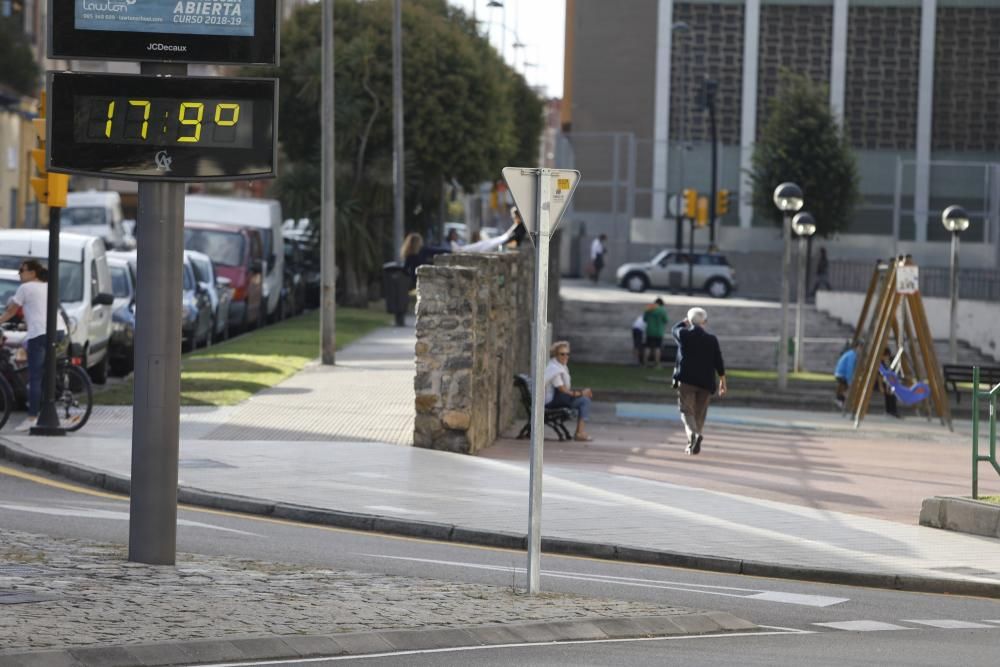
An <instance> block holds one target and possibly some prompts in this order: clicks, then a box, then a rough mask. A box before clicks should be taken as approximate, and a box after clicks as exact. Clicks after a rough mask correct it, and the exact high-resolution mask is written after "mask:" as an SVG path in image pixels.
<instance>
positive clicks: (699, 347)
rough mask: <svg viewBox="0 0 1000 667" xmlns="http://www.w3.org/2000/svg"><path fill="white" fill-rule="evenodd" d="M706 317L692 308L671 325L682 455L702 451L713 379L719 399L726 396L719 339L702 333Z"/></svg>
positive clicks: (702, 312) (724, 374)
mask: <svg viewBox="0 0 1000 667" xmlns="http://www.w3.org/2000/svg"><path fill="white" fill-rule="evenodd" d="M707 322H708V314H707V313H706V312H705V311H704V309H702V308H692V309H691V310H689V311H688V313H687V319H686V320H684V321H683V322H678V323H677V324H675V325H674V328H673V331H672V333H673V335H674V340H676V341H677V368H676V369H675V370H674V379H675V380H677V382H678V383H679V386H678V395H677V403H678V405H679V406H680V410H681V421H682V422H684V431H685V432H686V433H687V442H688V445H687V448H686V449H685V450H684V453H685V454H697V453H698V452H700V451H701V440H702V433H701V432H702V429H703V428H704V427H705V415H707V414H708V401H709V399H710V398H711V396H712V394H714V393H715V390H716V384H715V378H716V376H718V378H719V385H718V389H719V396H725V395H726V367H725V366H724V365H723V363H722V350H720V349H719V339H718V338H716V337H715V336H713V335H712V334H710V333H708V332H707V331H705V324H706V323H707Z"/></svg>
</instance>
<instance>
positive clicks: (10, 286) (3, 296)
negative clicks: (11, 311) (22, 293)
mask: <svg viewBox="0 0 1000 667" xmlns="http://www.w3.org/2000/svg"><path fill="white" fill-rule="evenodd" d="M20 284H21V281H20V280H7V279H6V278H0V308H4V307H6V306H7V303H8V302H10V298H11V297H12V296H14V292H16V291H17V288H18V286H19V285H20Z"/></svg>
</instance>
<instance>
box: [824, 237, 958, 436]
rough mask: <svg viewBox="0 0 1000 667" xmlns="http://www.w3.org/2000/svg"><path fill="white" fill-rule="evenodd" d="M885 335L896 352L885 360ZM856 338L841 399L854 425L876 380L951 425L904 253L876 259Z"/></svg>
mask: <svg viewBox="0 0 1000 667" xmlns="http://www.w3.org/2000/svg"><path fill="white" fill-rule="evenodd" d="M890 336H891V338H892V339H893V340H894V341H895V344H896V354H895V356H893V357H892V358H891V359H886V358H885V350H886V349H887V345H888V343H889V341H890ZM859 342H860V343H861V350H860V352H859V353H858V363H857V365H856V367H855V371H854V377H853V378H852V379H851V386H850V389H849V391H848V394H847V400H846V401H845V403H844V412H845V414H848V413H849V414H850V415H851V416H852V418H853V419H854V428H858V427H859V426H861V422H862V420H864V418H865V415H867V414H868V409H869V406H870V404H871V399H872V394H873V392H874V389H875V387H876V385H884V387H885V391H889V392H892V394H894V395H895V397H896V400H897V401H898V402H900V403H902V404H904V405H911V406H915V407H916V410H917V413H918V414H921V413H922V414H925V415H926V417H927V420H928V421H930V420H931V417H932V416H937V417H938V418H939V419H940V420H941V425H942V426H947V427H948V429H949V430H953V428H952V422H951V408H950V407H949V405H948V400H947V395H946V393H945V390H944V377H943V376H942V374H941V366H940V364H938V360H937V355H936V353H935V351H934V339H933V338H932V337H931V332H930V326H929V325H928V323H927V313H926V311H925V310H924V302H923V299H922V298H921V296H920V289H919V269H918V267H917V264H916V262H914V261H913V258H912V257H910V256H909V255H906V256H900V257H897V258H895V259H892V260H889V261H888V262H883V261H882V260H879V261H878V262H876V265H875V270H874V272H873V273H872V278H871V281H870V282H869V283H868V291H867V293H866V294H865V302H864V306H863V307H862V308H861V315H860V317H858V323H857V326H856V327H855V328H854V335H853V337H852V338H851V346H852V347H855V346H857V345H858V344H859Z"/></svg>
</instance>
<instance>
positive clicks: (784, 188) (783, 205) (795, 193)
mask: <svg viewBox="0 0 1000 667" xmlns="http://www.w3.org/2000/svg"><path fill="white" fill-rule="evenodd" d="M773 199H774V205H775V206H777V207H778V210H779V211H781V213H782V221H781V241H782V245H783V246H784V251H783V256H782V260H781V332H780V333H779V339H778V389H787V388H788V350H787V348H786V346H787V344H788V273H789V271H790V270H791V266H790V265H791V263H792V246H791V239H790V238H789V234H790V233H791V226H792V224H791V216H792V214H793V213H795V212H796V211H798V210H799V209H800V208H802V203H803V202H802V188H800V187H799V186H797V185H796V184H795V183H782V184H781V185H779V186H778V187H776V188H775V189H774V197H773Z"/></svg>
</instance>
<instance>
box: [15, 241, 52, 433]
mask: <svg viewBox="0 0 1000 667" xmlns="http://www.w3.org/2000/svg"><path fill="white" fill-rule="evenodd" d="M18 274H19V275H20V277H21V285H20V287H18V288H17V291H16V292H14V296H12V297H11V299H10V303H8V304H7V309H6V310H5V311H4V312H3V314H0V324H3V323H4V322H6V321H8V320H10V319H11V318H13V317H14V316H15V315H17V311H18V310H21V311H22V312H23V315H24V323H25V324H26V325H27V327H28V332H27V335H26V336H25V342H24V346H25V347H26V348H27V349H28V418H27V419H26V420H25V421H24V423H23V424H21V425H20V426H18V427H17V430H19V431H27V430H28V429H30V428H31V427H32V426H34V424H35V422H36V421H37V420H38V409H39V406H40V404H41V402H42V375H43V374H44V372H45V322H46V314H47V310H48V292H49V288H48V283H47V282H46V280H48V276H49V272H48V270H47V269H46V268H45V267H44V266H42V264H41V263H40V262H39V261H38V260H34V259H28V260H25V261H23V262H21V268H20V269H18ZM59 319H60V318H56V320H57V322H58V323H59V324H62V323H61V322H59ZM59 328H60V329H62V330H65V329H64V327H62V326H60V327H59Z"/></svg>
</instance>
